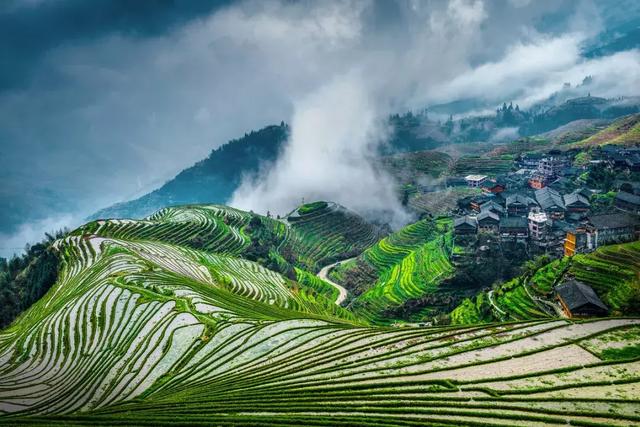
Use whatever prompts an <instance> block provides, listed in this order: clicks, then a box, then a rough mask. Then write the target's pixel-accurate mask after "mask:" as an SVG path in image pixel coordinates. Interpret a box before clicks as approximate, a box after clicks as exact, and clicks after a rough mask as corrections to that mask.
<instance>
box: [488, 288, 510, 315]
mask: <svg viewBox="0 0 640 427" xmlns="http://www.w3.org/2000/svg"><path fill="white" fill-rule="evenodd" d="M487 297H488V298H489V304H491V307H493V308H495V309H496V311H497V312H498V313H500V314H502V315H506V314H507V313H505V312H504V310H502V309H501V308H500V307H498V306H497V305H495V304H494V302H493V289H491V290H490V291H489V293H488V294H487Z"/></svg>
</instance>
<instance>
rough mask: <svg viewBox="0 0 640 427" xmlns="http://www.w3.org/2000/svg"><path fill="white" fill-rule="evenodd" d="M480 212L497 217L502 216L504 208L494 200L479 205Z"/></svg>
mask: <svg viewBox="0 0 640 427" xmlns="http://www.w3.org/2000/svg"><path fill="white" fill-rule="evenodd" d="M480 212H493V213H494V214H496V215H498V216H503V215H504V208H503V207H502V206H500V204H498V203H497V202H496V201H495V200H490V201H488V202H485V203H483V204H482V205H480Z"/></svg>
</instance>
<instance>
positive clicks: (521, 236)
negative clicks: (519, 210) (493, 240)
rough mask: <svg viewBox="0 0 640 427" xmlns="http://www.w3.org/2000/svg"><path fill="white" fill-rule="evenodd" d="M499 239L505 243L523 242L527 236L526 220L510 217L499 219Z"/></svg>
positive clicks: (519, 217)
mask: <svg viewBox="0 0 640 427" xmlns="http://www.w3.org/2000/svg"><path fill="white" fill-rule="evenodd" d="M499 230H500V239H502V241H505V242H509V241H510V242H513V241H524V240H526V239H527V237H528V236H529V225H528V223H527V218H524V217H521V216H511V217H506V218H502V219H500V225H499Z"/></svg>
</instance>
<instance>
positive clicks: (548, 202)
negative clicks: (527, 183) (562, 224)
mask: <svg viewBox="0 0 640 427" xmlns="http://www.w3.org/2000/svg"><path fill="white" fill-rule="evenodd" d="M534 195H535V198H536V201H537V202H538V204H539V205H540V208H542V210H543V211H545V212H546V213H547V215H549V217H550V218H552V219H562V218H564V211H565V208H564V200H562V196H561V195H560V193H558V192H557V191H556V190H554V189H552V188H549V187H545V188H543V189H541V190H537V191H536V192H535V193H534Z"/></svg>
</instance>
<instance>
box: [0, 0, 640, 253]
mask: <svg viewBox="0 0 640 427" xmlns="http://www.w3.org/2000/svg"><path fill="white" fill-rule="evenodd" d="M615 5H618V2H609V3H607V2H597V3H596V2H590V1H572V0H567V1H555V0H549V1H530V2H527V1H513V0H512V1H508V0H505V1H502V2H500V1H482V0H468V1H463V0H451V1H450V2H442V1H424V2H417V1H366V0H365V1H330V2H329V1H328V2H311V1H309V2H307V1H299V2H292V1H275V0H271V1H260V2H258V1H251V0H249V1H240V2H211V1H193V2H191V1H190V2H176V1H161V0H158V1H151V2H128V1H114V0H111V1H108V0H99V1H95V2H85V1H82V0H56V1H54V0H20V1H18V0H16V1H10V2H3V4H2V6H0V8H1V9H2V10H1V12H2V13H0V52H1V53H0V64H1V65H2V66H1V67H0V144H1V152H0V180H1V182H2V183H3V186H2V187H3V188H1V189H0V222H1V224H0V233H5V234H4V238H3V240H5V241H6V240H8V239H9V238H10V236H9V234H11V233H14V232H16V231H18V229H19V228H20V226H21V224H22V225H23V227H22V230H23V231H24V230H29V231H30V234H32V233H31V232H32V231H33V232H34V233H36V230H35V229H36V228H38V227H36V224H41V225H42V226H46V225H47V224H55V225H56V226H58V225H61V224H62V223H64V222H65V221H67V222H69V224H67V225H74V223H75V222H76V221H79V219H78V218H82V217H83V215H85V214H89V213H92V212H94V211H96V210H97V209H99V208H101V207H104V206H105V205H108V204H111V203H113V202H116V201H122V200H127V199H130V198H132V197H135V196H138V195H140V194H143V193H145V192H147V191H149V190H151V189H153V188H154V187H157V186H159V185H160V184H161V183H162V182H164V181H165V180H167V179H168V178H171V177H172V176H173V175H174V174H175V173H176V172H178V171H179V170H181V169H182V168H184V167H186V166H189V165H190V164H192V163H194V162H195V161H197V160H200V159H201V158H203V157H205V156H206V155H207V154H208V153H209V152H210V150H211V149H213V148H215V147H217V146H219V145H220V144H223V143H224V142H226V141H228V140H230V139H232V138H235V137H238V136H240V135H242V134H244V133H245V132H247V131H249V130H251V129H257V128H260V127H262V126H264V125H267V124H272V123H279V122H280V121H281V120H284V121H286V122H289V123H291V124H292V137H291V140H290V141H289V142H288V144H287V147H288V149H287V150H288V151H285V152H284V153H283V154H282V156H281V159H280V160H279V162H280V168H279V169H278V170H279V174H281V175H280V176H275V175H269V174H268V173H266V174H264V175H262V176H261V180H260V182H257V181H252V180H251V179H248V180H247V181H246V182H245V185H244V186H243V188H242V191H240V192H239V193H237V194H236V197H235V200H234V201H235V202H236V203H238V204H239V205H242V206H247V207H248V206H251V207H253V208H255V209H256V210H259V211H266V209H268V208H269V206H271V204H272V203H275V202H274V200H278V201H279V202H278V207H279V208H282V209H283V208H284V206H285V205H286V204H288V203H293V202H294V201H298V200H299V199H300V198H301V197H317V198H333V199H337V200H339V201H343V202H345V203H346V204H347V205H348V204H349V203H348V202H349V200H351V201H352V203H353V205H354V206H355V205H357V207H358V208H359V209H363V210H367V209H376V208H378V207H379V206H380V204H383V205H388V204H389V203H391V202H390V200H391V199H390V198H389V197H390V196H389V188H390V184H389V182H388V180H387V178H386V177H384V175H382V174H380V173H379V172H378V171H376V170H375V169H374V168H373V167H372V166H371V162H369V161H368V160H367V159H369V158H370V157H371V153H372V151H371V150H374V149H375V147H376V146H377V145H378V144H380V143H383V140H384V136H385V132H386V130H385V129H384V126H381V125H380V118H381V117H384V115H385V114H388V113H389V112H401V111H406V110H407V109H413V108H424V107H426V106H429V105H432V104H434V103H439V102H447V101H451V100H454V99H455V98H458V97H460V96H463V95H464V96H467V95H470V94H471V95H473V96H478V97H480V98H486V99H485V101H487V102H488V103H489V104H490V103H491V102H500V103H501V102H502V101H505V100H506V101H509V100H513V101H519V102H521V105H525V104H527V103H533V102H535V101H536V100H537V99H541V98H543V97H545V96H547V95H548V94H550V93H552V92H553V91H555V90H558V89H559V88H560V87H561V86H562V84H563V83H564V82H565V81H570V82H572V83H576V82H578V81H580V80H581V79H582V78H583V77H584V76H583V74H584V75H586V74H593V75H594V84H597V85H598V86H597V90H602V92H603V95H605V96H614V95H628V94H629V93H628V92H629V88H630V87H633V85H636V84H637V82H638V80H637V70H638V52H637V51H636V50H631V51H626V52H619V53H616V54H614V55H610V56H606V57H598V58H592V59H588V60H587V59H584V58H583V57H582V56H581V50H580V49H581V46H582V45H583V44H584V43H587V42H588V41H589V40H591V39H592V38H593V37H594V36H595V35H597V34H598V33H599V32H601V31H603V29H605V28H606V27H607V26H608V25H610V23H611V22H618V21H620V20H621V19H627V18H628V16H627V17H625V16H617V15H616V14H612V13H611V12H610V10H611V9H615V10H618V9H624V10H625V14H626V15H633V14H634V13H635V14H637V12H638V6H637V3H636V2H633V1H630V2H628V4H627V6H623V7H616V8H612V7H609V6H615ZM634 8H635V9H634ZM534 54H535V55H539V58H542V59H544V61H542V64H538V65H535V64H533V63H531V62H530V61H529V62H527V57H528V55H534ZM621 70H626V72H623V71H621ZM623 86H625V87H623ZM341 89H344V90H345V91H346V92H345V95H344V96H342V97H341V96H340V94H339V93H337V94H336V91H338V90H341ZM593 92H594V94H595V93H596V90H593ZM347 93H350V94H352V96H353V99H350V100H348V101H347V100H344V97H345V96H346V94H347ZM597 94H599V93H597ZM325 100H326V101H327V102H330V104H327V103H326V102H325ZM310 110H311V111H313V110H316V111H318V116H317V117H318V119H317V120H312V119H310V118H309V114H308V113H309V111H310ZM331 110H335V111H333V112H332V111H331ZM336 112H342V114H344V116H345V117H348V120H350V121H351V123H353V124H354V125H355V126H357V127H359V129H356V130H354V129H348V127H349V126H347V125H346V124H344V123H342V122H340V120H343V117H342V115H340V114H337V113H336ZM345 120H346V118H345ZM314 126H324V127H326V128H319V127H314ZM330 131H331V132H330ZM321 136H322V137H321ZM336 141H340V142H339V143H338V142H336ZM307 143H309V144H311V143H313V144H320V145H321V147H311V148H309V147H307V148H309V149H308V150H300V149H299V147H300V146H304V145H305V144H307ZM322 147H325V148H326V149H327V150H328V149H329V148H331V150H332V153H334V154H337V155H338V156H339V155H343V156H347V157H348V156H351V157H352V158H355V157H358V159H359V160H358V161H357V162H355V163H354V165H355V166H354V167H352V168H351V170H353V171H355V174H354V175H345V174H347V173H348V172H349V170H350V168H349V167H347V165H343V164H342V163H344V162H342V163H341V162H340V161H337V159H336V157H328V156H325V157H319V158H322V159H324V161H325V163H324V167H329V166H330V164H333V165H334V167H336V169H335V174H334V175H335V176H334V177H329V176H328V175H329V174H327V179H328V180H329V181H324V179H323V178H322V177H321V176H320V174H318V176H314V177H309V176H308V177H307V178H308V179H306V180H304V181H300V180H299V179H298V175H297V174H298V173H299V170H298V169H297V166H296V164H297V163H300V164H305V156H309V155H315V153H316V152H322V150H323V148H322ZM336 147H337V149H336ZM325 151H326V150H325ZM298 156H302V157H298ZM338 160H339V159H338ZM336 161H337V162H336ZM289 173H290V174H289ZM363 174H364V175H363ZM336 176H337V177H340V178H341V179H343V180H350V179H353V177H354V176H357V177H363V176H364V177H365V178H366V180H364V181H363V183H371V185H368V186H367V188H371V189H375V191H377V192H378V194H374V195H372V196H371V197H370V200H371V201H372V202H371V206H365V205H363V204H362V203H360V200H356V199H355V198H354V197H351V196H349V200H346V198H347V196H346V193H339V192H338V187H337V184H335V181H336V180H337V178H336ZM254 178H255V177H254ZM363 179H364V178H363ZM303 182H304V183H305V185H302V184H303ZM289 193H291V194H292V195H291V196H287V197H285V195H287V194H289ZM294 193H296V194H295V195H294ZM297 193H300V194H297ZM267 194H273V195H274V196H276V197H274V198H273V200H270V199H268V198H267V197H266V195H267ZM352 196H353V194H352ZM341 197H342V198H341ZM364 198H365V197H362V199H364ZM294 199H295V200H294ZM27 222H29V223H30V224H28V225H27V226H24V224H25V223H27ZM42 231H46V230H44V229H43V230H42ZM12 241H15V239H14V240H12ZM12 246H13V244H12ZM0 247H8V245H7V244H2V242H0ZM0 251H2V249H0ZM0 253H1V252H0ZM4 253H5V254H6V250H5V251H4Z"/></svg>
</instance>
